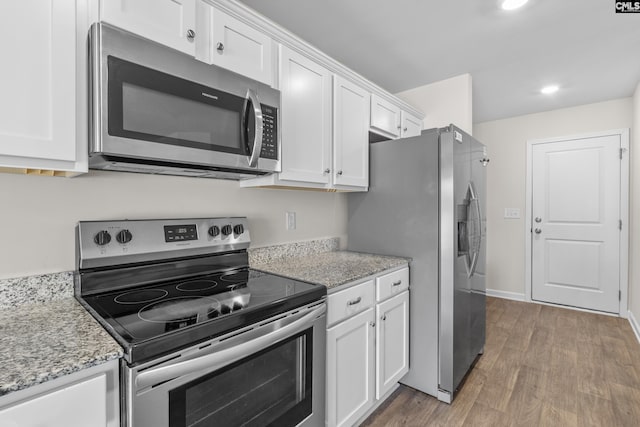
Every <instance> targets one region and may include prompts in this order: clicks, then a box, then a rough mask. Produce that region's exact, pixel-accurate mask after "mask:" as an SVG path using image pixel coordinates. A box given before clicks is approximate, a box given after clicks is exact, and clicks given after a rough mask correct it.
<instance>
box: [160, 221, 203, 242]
mask: <svg viewBox="0 0 640 427" xmlns="http://www.w3.org/2000/svg"><path fill="white" fill-rule="evenodd" d="M186 240H198V231H197V228H196V226H195V224H189V225H165V226H164V241H165V242H184V241H186Z"/></svg>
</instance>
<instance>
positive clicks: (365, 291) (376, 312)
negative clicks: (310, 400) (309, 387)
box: [326, 267, 409, 427]
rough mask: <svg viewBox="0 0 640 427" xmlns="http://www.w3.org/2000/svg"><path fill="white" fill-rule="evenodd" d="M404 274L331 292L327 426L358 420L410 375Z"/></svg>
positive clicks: (384, 275)
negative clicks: (408, 373) (407, 374)
mask: <svg viewBox="0 0 640 427" xmlns="http://www.w3.org/2000/svg"><path fill="white" fill-rule="evenodd" d="M408 272H409V269H408V268H406V267H405V268H401V269H398V270H395V271H392V272H383V273H380V274H379V275H377V276H374V277H372V278H370V279H369V280H365V281H364V282H363V283H360V284H357V285H353V286H350V285H349V284H347V285H344V287H345V288H346V289H344V290H340V291H338V292H335V293H331V294H329V297H328V299H327V305H328V315H327V326H328V330H327V422H326V425H327V426H329V427H338V426H340V427H341V426H352V425H355V424H356V423H357V422H359V421H361V420H362V419H363V418H364V417H365V416H367V415H368V414H370V413H371V412H372V411H373V410H374V409H375V408H376V407H377V406H378V405H380V404H381V403H382V399H383V398H386V397H387V396H388V394H389V392H390V391H391V390H392V389H393V387H394V386H395V385H396V384H397V382H398V380H400V378H402V377H403V376H404V375H405V374H406V373H407V372H408V371H409V291H408V287H409V282H408V278H409V273H408ZM376 295H377V298H376ZM376 299H377V302H376Z"/></svg>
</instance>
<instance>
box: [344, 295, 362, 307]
mask: <svg viewBox="0 0 640 427" xmlns="http://www.w3.org/2000/svg"><path fill="white" fill-rule="evenodd" d="M360 301H362V297H358V298H356V299H352V300H351V301H348V302H347V305H356V304H360Z"/></svg>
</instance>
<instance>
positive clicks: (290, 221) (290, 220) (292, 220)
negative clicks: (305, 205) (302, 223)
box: [285, 212, 296, 230]
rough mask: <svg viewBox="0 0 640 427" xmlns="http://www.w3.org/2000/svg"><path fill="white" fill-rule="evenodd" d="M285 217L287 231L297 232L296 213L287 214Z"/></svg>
mask: <svg viewBox="0 0 640 427" xmlns="http://www.w3.org/2000/svg"><path fill="white" fill-rule="evenodd" d="M285 217H286V226H287V230H295V229H296V213H295V212H285Z"/></svg>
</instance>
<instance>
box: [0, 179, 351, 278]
mask: <svg viewBox="0 0 640 427" xmlns="http://www.w3.org/2000/svg"><path fill="white" fill-rule="evenodd" d="M0 194H1V195H2V208H1V210H0V279H4V278H14V277H21V276H30V275H37V274H46V273H54V272H64V271H71V270H74V269H75V226H76V223H77V222H78V221H80V220H113V219H145V218H188V217H215V216H247V217H248V218H249V226H250V232H251V240H252V247H262V246H270V245H277V244H281V243H288V242H297V241H304V240H314V239H322V238H326V237H338V238H340V242H346V226H347V208H346V195H345V194H341V193H323V192H311V191H297V190H273V189H244V188H243V189H241V188H239V186H238V182H237V181H224V180H213V179H197V178H186V177H172V176H155V175H144V174H131V173H120V172H102V171H91V172H90V173H89V174H88V175H82V176H79V177H76V178H71V179H67V178H51V177H39V176H30V175H11V174H0ZM287 211H289V212H295V213H296V229H295V230H286V228H285V224H286V221H285V212H287Z"/></svg>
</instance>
